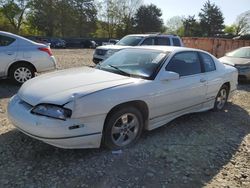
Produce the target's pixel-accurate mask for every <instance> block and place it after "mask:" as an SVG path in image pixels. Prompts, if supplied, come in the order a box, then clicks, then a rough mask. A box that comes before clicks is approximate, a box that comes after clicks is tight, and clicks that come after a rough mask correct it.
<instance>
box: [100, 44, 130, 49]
mask: <svg viewBox="0 0 250 188" xmlns="http://www.w3.org/2000/svg"><path fill="white" fill-rule="evenodd" d="M129 47H131V46H121V45H106V46H99V47H98V48H97V49H101V50H122V49H125V48H129Z"/></svg>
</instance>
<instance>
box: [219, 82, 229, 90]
mask: <svg viewBox="0 0 250 188" xmlns="http://www.w3.org/2000/svg"><path fill="white" fill-rule="evenodd" d="M223 86H227V88H228V92H230V90H231V84H230V82H225V83H224V84H223V85H222V86H221V87H223Z"/></svg>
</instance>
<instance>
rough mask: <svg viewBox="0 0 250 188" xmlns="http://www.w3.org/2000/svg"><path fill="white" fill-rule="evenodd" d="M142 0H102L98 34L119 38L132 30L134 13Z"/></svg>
mask: <svg viewBox="0 0 250 188" xmlns="http://www.w3.org/2000/svg"><path fill="white" fill-rule="evenodd" d="M141 3H142V0H103V1H101V3H100V5H99V6H100V10H101V11H100V12H99V19H100V22H101V23H102V24H99V25H98V27H100V28H99V29H97V32H98V34H97V33H96V35H100V34H101V33H103V34H104V35H103V36H102V37H108V38H121V37H123V36H124V35H127V34H130V33H133V32H134V25H135V23H134V15H135V13H136V11H137V9H138V8H139V7H140V6H141Z"/></svg>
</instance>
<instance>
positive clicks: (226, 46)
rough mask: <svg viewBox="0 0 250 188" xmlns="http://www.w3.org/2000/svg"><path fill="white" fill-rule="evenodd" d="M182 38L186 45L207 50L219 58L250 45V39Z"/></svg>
mask: <svg viewBox="0 0 250 188" xmlns="http://www.w3.org/2000/svg"><path fill="white" fill-rule="evenodd" d="M182 40H183V43H184V45H185V46H186V47H189V48H198V49H201V50H205V51H207V52H209V53H211V54H213V55H214V56H216V57H218V58H219V57H222V56H224V55H225V53H227V52H229V51H232V50H234V49H236V48H239V47H243V46H250V40H234V39H221V38H198V37H183V38H182Z"/></svg>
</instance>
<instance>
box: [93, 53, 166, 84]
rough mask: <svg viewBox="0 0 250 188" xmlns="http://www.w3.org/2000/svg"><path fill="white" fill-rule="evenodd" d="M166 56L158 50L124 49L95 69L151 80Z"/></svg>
mask: <svg viewBox="0 0 250 188" xmlns="http://www.w3.org/2000/svg"><path fill="white" fill-rule="evenodd" d="M167 55H168V53H166V52H162V51H159V50H147V49H124V50H121V51H119V52H117V53H115V54H114V55H112V56H111V57H109V58H108V59H106V60H105V61H104V62H102V63H101V64H99V65H97V67H96V68H99V69H102V70H105V71H109V72H113V73H116V74H121V75H125V76H130V77H140V78H145V79H151V78H152V76H153V74H154V72H155V71H156V70H157V68H158V67H159V65H160V64H161V62H162V60H163V59H164V58H165V57H166V56H167Z"/></svg>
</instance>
